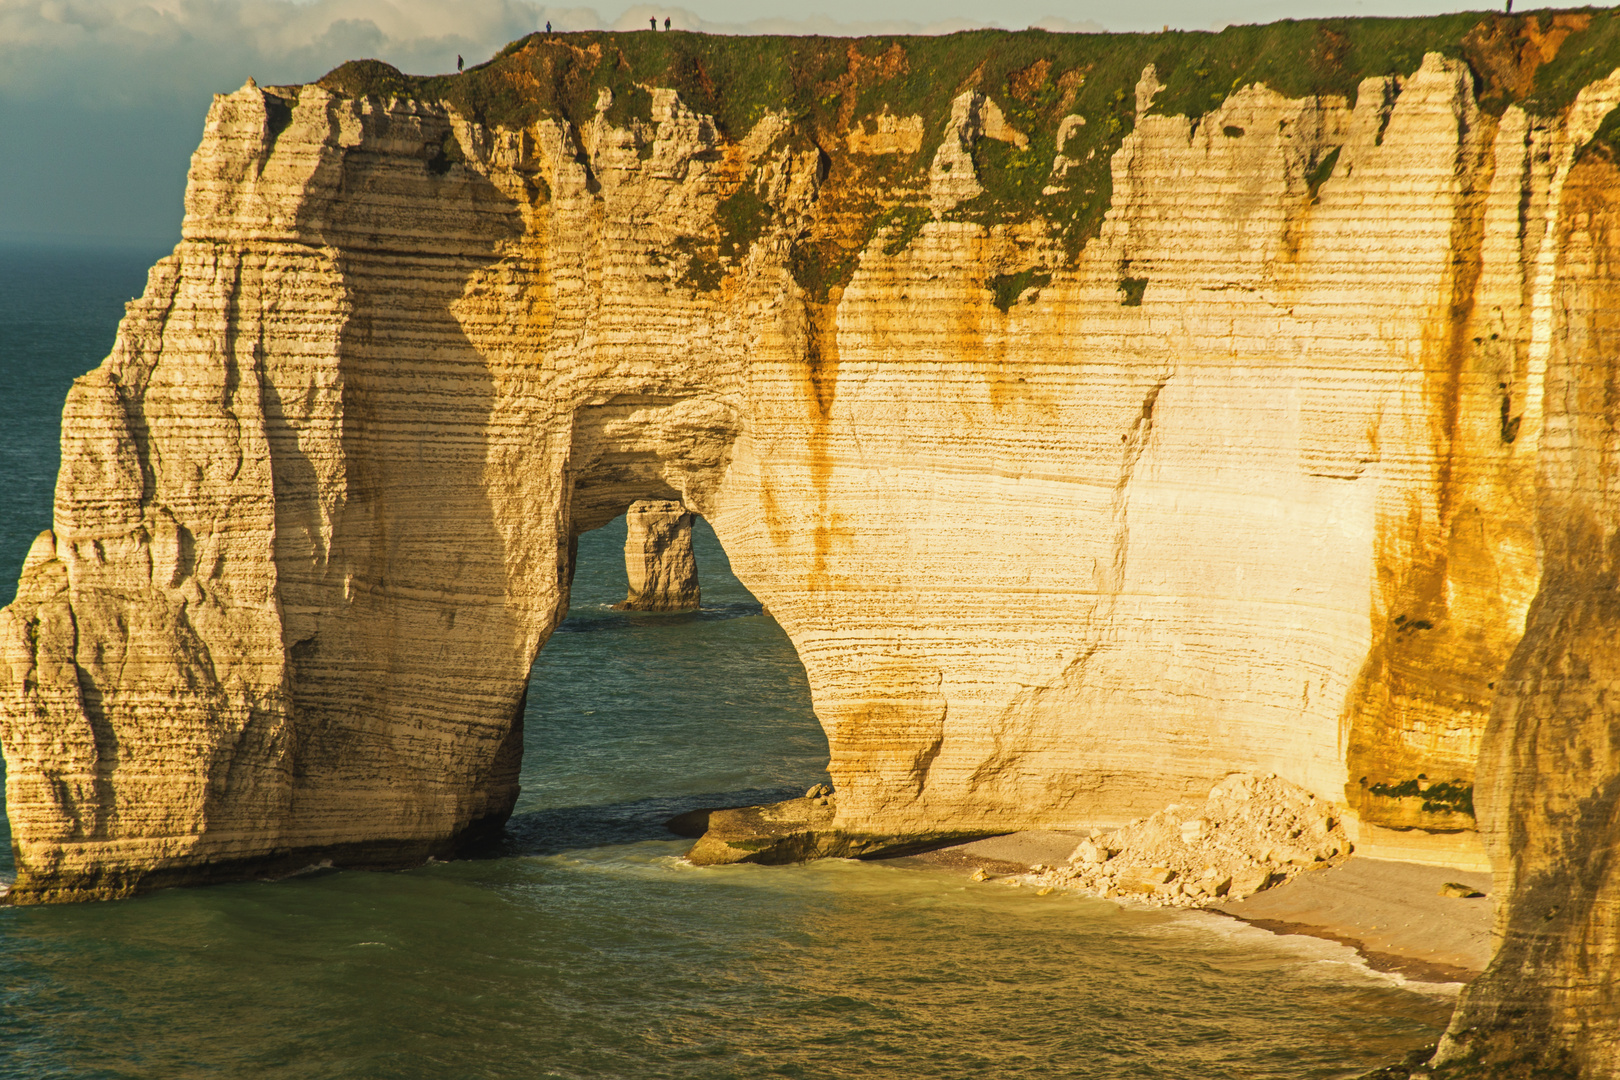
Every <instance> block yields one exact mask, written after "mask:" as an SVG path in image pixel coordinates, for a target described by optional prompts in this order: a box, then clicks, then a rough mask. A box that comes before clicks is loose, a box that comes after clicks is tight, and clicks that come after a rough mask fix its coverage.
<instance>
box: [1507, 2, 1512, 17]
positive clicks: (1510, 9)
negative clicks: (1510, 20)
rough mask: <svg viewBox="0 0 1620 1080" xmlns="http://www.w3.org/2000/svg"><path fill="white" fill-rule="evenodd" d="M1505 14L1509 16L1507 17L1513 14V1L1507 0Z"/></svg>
mask: <svg viewBox="0 0 1620 1080" xmlns="http://www.w3.org/2000/svg"><path fill="white" fill-rule="evenodd" d="M1507 13H1508V14H1509V15H1511V14H1513V0H1508V9H1507Z"/></svg>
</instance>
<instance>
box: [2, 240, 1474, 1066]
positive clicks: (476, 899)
mask: <svg viewBox="0 0 1620 1080" xmlns="http://www.w3.org/2000/svg"><path fill="white" fill-rule="evenodd" d="M161 254H162V253H161V252H129V251H123V252H118V251H105V252H96V251H74V252H60V251H58V252H52V251H46V250H39V249H21V248H17V249H0V374H3V379H4V382H3V385H4V393H0V430H3V432H4V438H3V439H0V577H3V578H5V580H6V582H7V584H5V585H3V586H0V592H3V595H0V599H7V598H9V597H10V596H11V594H12V590H11V587H10V584H9V582H10V581H12V580H14V575H15V574H16V572H17V570H18V569H19V568H20V567H21V564H22V559H23V556H24V554H25V553H26V552H27V549H28V545H29V543H30V542H31V541H32V539H33V537H34V536H35V535H36V534H37V533H38V532H39V530H41V529H43V528H46V527H48V526H49V524H50V506H51V489H52V484H53V482H54V479H55V474H56V467H57V432H58V418H59V415H60V412H61V406H62V399H63V396H64V395H65V394H66V392H67V389H68V386H69V385H70V384H71V382H72V380H73V378H74V377H75V376H77V375H80V374H83V373H84V372H86V371H88V370H89V369H91V368H92V367H94V366H95V365H96V364H98V363H99V362H100V361H101V359H102V357H103V356H105V355H106V353H107V352H108V350H109V349H110V347H111V345H112V340H113V333H114V330H115V328H116V325H117V321H118V318H119V317H120V315H121V314H122V305H123V303H124V302H125V301H127V300H128V299H129V298H130V297H132V296H135V295H136V294H137V293H139V292H140V290H141V289H142V287H143V285H144V275H145V270H146V267H147V266H148V265H149V264H150V263H151V262H152V261H153V260H154V259H155V258H156V257H157V256H159V255H161ZM623 542H624V520H623V519H622V518H620V519H619V520H618V521H616V522H614V523H613V524H612V525H610V526H609V527H607V528H605V529H602V530H600V531H598V532H595V533H592V534H589V535H587V536H586V537H584V538H583V539H582V540H581V542H580V549H579V556H580V568H579V573H578V576H577V578H576V586H575V591H574V598H573V608H572V610H571V612H570V614H569V617H568V620H567V621H566V622H565V623H564V624H563V625H562V626H561V627H560V628H559V630H558V631H557V633H556V634H555V635H554V636H553V637H552V639H551V642H550V643H549V644H548V645H547V646H546V648H545V650H544V652H543V653H542V654H541V656H540V659H539V660H538V662H537V663H536V664H535V668H534V675H533V681H532V683H531V686H530V690H529V706H528V714H527V718H526V729H525V730H526V736H525V737H526V749H525V758H524V769H523V785H524V786H523V796H522V799H521V801H520V802H519V804H518V808H517V813H516V816H515V817H514V819H513V821H512V824H511V828H510V829H509V832H508V835H507V837H506V840H505V842H504V844H503V846H502V848H501V849H500V850H499V851H497V852H495V853H493V855H492V857H489V858H483V859H476V860H467V861H461V862H453V863H436V864H431V865H428V866H424V867H421V868H419V869H416V870H411V871H406V872H402V873H365V872H322V873H318V874H312V875H309V876H305V877H299V878H292V879H289V880H284V881H280V882H274V883H251V884H241V885H229V886H216V887H212V888H200V889H174V890H169V891H166V892H161V893H158V894H155V895H152V896H148V897H143V898H141V899H137V900H129V901H121V902H116V903H104V904H87V905H78V906H72V907H56V908H9V907H7V908H0V1076H4V1077H27V1078H30V1080H41V1078H52V1077H62V1078H67V1077H74V1078H79V1077H84V1078H90V1077H96V1078H101V1077H107V1078H112V1077H129V1078H158V1080H189V1078H204V1077H208V1078H214V1077H252V1078H286V1080H317V1078H327V1077H330V1078H340V1077H341V1078H367V1080H370V1078H400V1080H406V1078H411V1080H415V1078H421V1080H429V1078H432V1080H455V1078H462V1077H466V1078H486V1077H487V1078H497V1077H500V1078H506V1077H510V1078H514V1080H527V1078H534V1077H567V1078H583V1077H624V1078H632V1080H642V1078H662V1077H671V1078H675V1077H679V1078H688V1077H690V1078H727V1077H739V1078H741V1077H804V1078H823V1077H833V1078H842V1077H873V1078H879V1077H882V1078H916V1080H925V1078H936V1077H963V1078H967V1077H995V1078H998V1080H1003V1078H1009V1077H1030V1078H1036V1077H1040V1078H1047V1077H1054V1076H1058V1077H1083V1078H1097V1080H1114V1078H1134V1077H1141V1078H1152V1080H1235V1078H1261V1077H1267V1078H1271V1077H1276V1078H1306V1077H1322V1078H1327V1077H1342V1076H1349V1075H1355V1073H1356V1072H1357V1071H1358V1070H1362V1069H1365V1068H1369V1067H1372V1066H1374V1065H1377V1064H1382V1063H1385V1062H1388V1061H1390V1060H1393V1059H1396V1058H1398V1057H1399V1056H1400V1055H1401V1054H1403V1053H1404V1052H1405V1051H1406V1050H1408V1049H1410V1048H1412V1047H1415V1046H1418V1045H1421V1044H1423V1043H1425V1042H1428V1041H1431V1040H1433V1039H1434V1038H1435V1037H1437V1036H1438V1034H1439V1029H1440V1027H1441V1026H1442V1025H1443V1024H1444V1022H1445V1019H1446V1016H1447V1014H1448V1013H1449V1011H1450V1000H1449V999H1448V998H1446V997H1444V996H1436V995H1434V994H1432V993H1427V992H1417V991H1415V990H1412V989H1409V988H1406V987H1403V986H1402V985H1401V984H1400V983H1399V982H1398V981H1396V980H1393V979H1392V978H1391V977H1386V976H1381V975H1376V974H1374V973H1371V972H1369V971H1367V970H1366V969H1365V968H1364V967H1363V966H1361V965H1360V964H1359V963H1358V962H1357V961H1356V960H1355V958H1354V955H1353V954H1352V953H1351V952H1350V951H1349V950H1348V949H1345V948H1343V947H1342V946H1338V945H1333V944H1330V943H1327V942H1319V941H1314V940H1311V939H1304V938H1277V937H1273V936H1271V935H1269V934H1266V933H1264V932H1262V931H1259V930H1255V929H1252V928H1249V927H1246V926H1243V925H1241V924H1239V923H1236V922H1232V921H1230V920H1227V919H1223V918H1220V917H1217V916H1212V915H1204V914H1199V913H1186V912H1162V911H1149V910H1133V909H1130V908H1122V907H1119V906H1117V905H1115V904H1113V903H1110V902H1107V901H1101V900H1094V899H1083V898H1079V897H1073V896H1063V895H1052V896H1047V897H1036V896H1035V895H1034V891H1033V890H1031V889H1027V888H1026V889H1010V888H1006V887H1005V886H999V885H995V884H993V883H990V884H973V883H970V882H969V881H967V880H966V879H964V878H962V877H960V876H955V875H952V874H949V873H946V872H944V871H936V870H931V869H917V868H912V867H903V866H898V865H893V864H885V863H881V862H846V861H830V862H820V863H812V864H809V865H804V866H795V867H774V868H769V867H749V866H740V867H720V868H705V869H699V868H695V867H691V866H688V865H686V864H685V863H684V862H683V861H682V859H681V854H682V853H683V852H684V851H685V850H686V848H687V847H688V846H689V844H690V841H683V840H679V839H676V838H674V837H672V836H670V835H669V834H668V833H667V832H665V831H664V830H663V828H662V825H661V823H662V822H663V821H664V820H665V819H667V818H668V817H670V816H671V815H673V814H675V813H677V812H679V811H682V810H685V809H689V808H692V807H697V806H706V805H716V804H719V803H724V802H736V801H743V800H751V799H774V798H782V797H785V796H788V795H791V794H796V793H799V792H802V790H803V789H804V788H805V787H807V786H809V785H810V784H812V783H815V782H817V781H818V780H821V779H824V778H825V776H826V774H825V772H824V769H825V766H826V761H827V743H826V739H825V737H824V736H823V735H822V732H821V729H820V728H819V726H818V725H817V723H816V720H815V717H814V715H813V713H812V711H811V707H810V695H809V690H808V687H807V686H806V683H805V677H804V670H803V668H802V667H801V666H800V664H799V662H798V658H797V656H796V655H795V653H794V651H793V647H792V645H791V644H790V643H789V642H788V640H787V638H786V636H785V635H784V634H783V633H782V631H781V629H780V628H779V627H778V626H777V625H776V623H775V622H774V621H773V620H772V619H771V618H770V616H769V615H767V614H766V613H765V612H764V611H763V610H762V609H761V607H760V605H759V604H758V603H757V602H756V601H755V600H754V598H753V597H752V596H751V595H750V594H749V593H748V592H747V590H746V589H744V588H743V586H742V585H741V584H740V583H739V582H738V581H737V580H736V579H735V578H734V577H732V576H731V573H730V571H729V568H728V566H727V563H726V558H725V554H724V552H723V551H721V549H720V547H719V545H718V544H717V543H716V542H715V540H714V536H713V533H712V532H710V531H709V530H708V528H707V526H704V525H702V524H701V523H700V527H699V529H698V545H699V563H700V572H701V575H702V588H703V609H702V610H701V611H700V612H697V613H694V614H689V615H679V616H649V615H631V614H621V613H618V612H614V611H611V610H610V609H609V608H610V605H611V604H612V603H613V602H615V601H616V600H619V599H622V597H623V594H624V588H625V579H624V568H623V561H622V555H621V551H622V544H623ZM0 869H4V870H6V871H9V869H10V862H9V856H8V857H7V859H6V861H5V863H4V864H3V867H0Z"/></svg>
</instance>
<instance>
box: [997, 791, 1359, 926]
mask: <svg viewBox="0 0 1620 1080" xmlns="http://www.w3.org/2000/svg"><path fill="white" fill-rule="evenodd" d="M1350 849H1351V844H1350V840H1349V838H1348V837H1346V835H1345V833H1344V827H1343V823H1342V822H1341V821H1339V820H1338V814H1337V813H1336V811H1335V809H1334V807H1333V806H1332V805H1331V804H1329V803H1326V802H1323V801H1322V800H1320V799H1318V798H1317V797H1316V796H1315V795H1312V794H1311V793H1310V792H1308V791H1306V790H1305V789H1304V788H1301V787H1299V786H1298V785H1296V784H1291V783H1289V782H1288V781H1286V780H1282V779H1279V778H1278V777H1277V776H1276V775H1275V774H1268V775H1266V776H1263V777H1255V776H1251V775H1248V774H1246V773H1234V774H1233V775H1231V776H1228V777H1227V778H1226V779H1225V780H1222V781H1221V782H1220V783H1219V784H1216V785H1215V787H1214V788H1212V789H1211V790H1210V793H1209V798H1208V799H1207V800H1205V801H1204V803H1203V804H1202V805H1198V806H1179V805H1171V806H1167V807H1165V808H1164V809H1163V810H1160V811H1159V812H1158V813H1156V814H1154V815H1152V816H1151V817H1148V818H1142V819H1139V820H1137V821H1133V822H1131V823H1130V824H1129V825H1126V826H1125V827H1123V828H1121V829H1117V830H1114V831H1113V832H1108V831H1105V830H1098V829H1094V830H1092V833H1091V835H1090V836H1089V837H1087V838H1085V839H1082V840H1081V841H1080V843H1079V844H1078V845H1077V846H1076V847H1075V849H1074V853H1073V854H1072V855H1070V856H1069V861H1068V863H1067V865H1064V866H1056V867H1049V866H1036V867H1034V868H1033V871H1032V874H1031V876H1030V878H1029V880H1031V881H1032V882H1033V883H1035V884H1039V885H1042V886H1051V887H1056V888H1063V889H1072V890H1076V891H1079V892H1085V893H1090V894H1092V895H1096V896H1112V897H1132V898H1135V899H1139V900H1146V901H1148V902H1150V903H1154V904H1158V905H1161V906H1166V907H1197V906H1199V905H1202V904H1209V903H1215V902H1217V901H1222V900H1241V899H1242V898H1244V897H1246V896H1252V895H1253V894H1255V893H1257V892H1260V891H1261V890H1262V889H1267V888H1270V887H1271V886H1273V885H1277V884H1280V883H1281V882H1283V881H1286V880H1287V879H1288V878H1290V877H1292V876H1293V875H1294V874H1297V873H1299V872H1300V871H1301V870H1306V869H1310V868H1312V867H1317V866H1321V865H1323V864H1326V863H1332V862H1335V861H1338V860H1342V859H1343V858H1344V857H1345V856H1346V855H1348V854H1349V852H1350Z"/></svg>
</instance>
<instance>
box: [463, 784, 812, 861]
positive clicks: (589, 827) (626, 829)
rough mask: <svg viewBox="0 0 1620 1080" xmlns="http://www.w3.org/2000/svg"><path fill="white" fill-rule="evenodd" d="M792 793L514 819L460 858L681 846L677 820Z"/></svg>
mask: <svg viewBox="0 0 1620 1080" xmlns="http://www.w3.org/2000/svg"><path fill="white" fill-rule="evenodd" d="M802 794H803V791H801V790H799V789H797V788H792V787H774V788H747V789H744V790H740V791H716V792H709V793H706V794H702V795H669V796H659V797H656V798H650V799H637V800H635V801H634V802H623V803H612V804H610V805H607V806H562V807H557V808H555V809H551V810H531V811H529V812H528V813H522V814H513V815H512V817H511V820H509V821H508V822H507V823H506V829H505V831H504V832H502V833H501V834H500V835H498V836H495V837H491V838H490V839H489V840H487V841H485V842H483V843H481V844H478V845H476V846H471V847H469V848H468V849H466V850H463V851H462V852H460V853H459V854H460V857H462V858H468V859H506V858H514V857H517V856H523V855H557V854H561V853H562V852H564V851H579V850H582V849H585V848H596V847H606V846H608V845H610V844H636V843H641V842H642V841H645V840H677V839H680V838H679V837H678V836H676V834H675V833H673V832H671V831H670V830H669V829H668V828H666V827H665V822H667V821H669V819H670V818H672V817H675V816H676V815H679V814H684V813H687V812H688V811H691V810H699V809H703V808H706V807H716V806H754V805H758V804H760V803H770V802H780V801H781V800H783V799H791V798H793V797H794V796H795V795H802Z"/></svg>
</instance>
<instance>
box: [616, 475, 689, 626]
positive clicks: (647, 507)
mask: <svg viewBox="0 0 1620 1080" xmlns="http://www.w3.org/2000/svg"><path fill="white" fill-rule="evenodd" d="M692 518H693V515H692V514H691V512H689V511H688V510H687V509H686V507H684V506H682V505H681V504H680V503H678V502H674V501H671V500H664V499H643V500H641V501H640V502H636V503H632V504H631V505H630V509H629V510H628V511H627V512H626V513H625V520H626V521H627V522H628V523H629V531H628V532H627V533H626V534H625V538H624V572H625V576H626V577H628V578H629V579H630V592H629V594H628V595H627V596H626V597H625V598H624V601H623V602H622V603H619V604H615V605H614V607H615V608H616V609H617V610H620V611H692V610H694V609H695V608H696V607H697V606H698V576H697V559H696V558H695V557H694V556H693V555H692Z"/></svg>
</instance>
